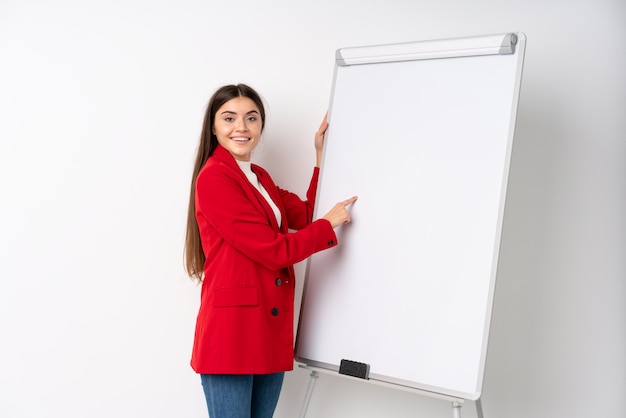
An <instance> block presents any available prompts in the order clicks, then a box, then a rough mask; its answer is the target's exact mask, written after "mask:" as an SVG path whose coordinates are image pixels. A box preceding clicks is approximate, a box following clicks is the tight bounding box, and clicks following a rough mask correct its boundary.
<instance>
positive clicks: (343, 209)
mask: <svg viewBox="0 0 626 418" xmlns="http://www.w3.org/2000/svg"><path fill="white" fill-rule="evenodd" d="M356 199H357V196H352V197H351V198H350V199H346V200H344V201H343V202H339V203H337V204H336V205H335V206H333V208H332V209H331V210H330V212H328V213H327V214H326V215H324V216H323V217H322V219H326V220H327V221H328V222H330V224H331V225H332V227H333V228H336V227H338V226H339V225H341V224H347V223H348V222H350V212H348V208H347V206H349V205H351V204H353V203H354V202H356Z"/></svg>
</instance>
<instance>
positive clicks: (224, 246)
mask: <svg viewBox="0 0 626 418" xmlns="http://www.w3.org/2000/svg"><path fill="white" fill-rule="evenodd" d="M252 170H253V172H254V173H255V174H256V175H257V177H258V179H259V182H260V183H261V184H262V185H263V187H264V188H265V189H266V190H267V192H268V193H269V195H270V196H271V198H272V200H273V201H274V203H275V204H276V206H278V208H279V209H280V212H281V216H282V219H283V221H282V226H279V225H278V224H277V222H276V217H275V216H274V214H273V212H272V209H271V207H270V205H269V204H268V203H267V201H266V200H265V199H264V198H263V196H262V195H261V194H260V193H259V191H258V190H257V189H256V188H255V187H254V186H253V185H252V184H250V182H249V181H248V179H247V178H246V176H245V174H244V173H243V172H242V171H241V169H240V168H239V166H238V165H237V162H236V161H235V159H234V158H233V157H232V156H231V155H230V153H229V152H228V151H226V150H225V149H224V148H222V147H221V146H218V147H217V148H216V149H215V152H214V153H213V155H212V156H211V157H210V158H209V159H208V161H207V162H206V164H205V165H204V167H203V168H202V170H201V171H200V173H199V175H198V178H197V181H196V218H197V220H198V226H199V228H200V237H201V240H202V247H203V249H204V254H205V255H206V263H205V265H204V281H203V283H202V292H201V304H200V310H199V312H198V318H197V322H196V331H195V338H194V345H193V353H192V358H191V366H192V368H193V369H194V370H195V371H196V372H197V373H203V374H205V373H206V374H212V373H218V374H267V373H275V372H281V371H286V370H292V369H293V343H294V338H293V328H294V312H293V311H294V289H295V274H294V269H293V264H295V263H297V262H299V261H302V260H304V259H306V258H307V257H309V256H311V255H312V254H314V253H316V252H318V251H321V250H324V249H327V248H330V247H333V246H335V245H337V236H336V235H335V232H334V230H333V228H332V226H331V224H330V222H328V221H327V220H325V219H319V220H317V221H315V222H312V217H313V204H314V202H315V194H316V190H317V180H318V176H319V169H318V168H315V169H314V171H313V177H312V179H311V183H310V186H309V189H308V191H307V200H306V201H302V200H301V199H300V198H299V197H298V196H297V195H295V194H293V193H290V192H288V191H286V190H282V189H280V188H278V187H277V186H276V185H275V184H274V182H273V181H272V179H271V178H270V176H269V174H268V173H267V172H266V171H265V170H263V169H262V168H261V167H259V166H257V165H254V164H253V165H252ZM290 229H291V230H295V231H296V232H290V231H289V230H290Z"/></svg>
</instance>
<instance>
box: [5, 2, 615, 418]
mask: <svg viewBox="0 0 626 418" xmlns="http://www.w3.org/2000/svg"><path fill="white" fill-rule="evenodd" d="M624 16H626V3H624V2H623V0H573V1H565V0H560V1H553V2H546V1H544V0H528V1H524V2H520V1H507V0H501V1H489V0H479V1H473V2H469V1H463V0H440V1H425V0H421V1H409V0H387V1H372V0H370V1H330V0H317V1H310V2H306V3H305V2H300V4H298V3H297V2H289V1H287V0H285V1H281V0H266V1H263V2H260V1H257V2H253V1H242V2H216V1H200V0H183V1H180V0H178V1H175V2H174V1H171V2H165V1H148V0H126V1H121V0H117V1H109V2H96V1H90V2H86V1H79V0H75V1H71V0H59V1H56V2H47V1H43V0H39V1H35V0H31V1H24V0H23V1H18V0H2V1H1V2H0V417H3V418H4V417H6V418H22V417H28V418H31V417H33V418H34V417H38V418H48V417H64V418H73V417H84V416H90V417H93V418H98V417H111V416H116V417H148V416H150V417H155V418H165V417H189V418H191V417H204V416H206V412H205V406H204V399H203V395H202V390H201V387H200V385H199V379H198V378H197V376H196V375H195V374H194V373H193V372H192V371H191V369H190V368H189V366H188V361H189V355H190V349H191V342H192V334H193V326H194V319H195V313H196V309H197V304H198V291H199V289H198V287H196V286H195V285H194V284H192V283H191V282H190V281H188V280H187V279H186V277H185V275H184V272H183V268H182V245H183V238H184V223H185V217H186V200H187V193H188V183H189V176H190V171H191V164H192V159H193V155H194V152H195V147H196V146H197V138H198V135H199V132H200V124H201V118H202V114H203V112H204V106H205V105H206V101H207V100H208V97H209V96H210V94H211V93H212V91H213V90H214V89H215V88H216V87H218V86H219V85H221V84H223V83H230V82H241V81H242V82H247V83H250V84H251V85H253V86H254V87H256V88H258V90H259V91H260V92H261V93H262V94H263V95H264V97H265V98H266V99H267V101H268V102H269V117H270V120H269V125H268V130H267V132H266V135H265V140H264V141H265V142H264V144H263V145H262V146H261V147H260V149H259V150H258V153H257V155H256V158H257V162H259V163H261V164H263V165H264V166H266V167H267V168H268V169H269V170H270V171H271V172H272V174H273V175H274V177H275V180H276V181H277V182H278V183H280V184H281V185H283V186H285V187H288V188H290V189H292V190H294V191H296V192H299V193H303V192H304V189H305V187H306V182H307V179H308V176H309V174H310V168H309V167H311V166H312V164H313V162H314V153H313V145H312V138H313V132H314V131H315V129H316V128H317V126H318V124H319V121H320V120H321V117H322V116H323V114H324V112H325V110H326V106H327V104H328V100H329V95H330V87H331V82H332V70H333V65H334V61H333V59H334V51H335V49H337V48H341V47H346V46H360V45H369V44H379V43H391V42H405V41H414V40H424V39H436V38H445V37H456V36H467V35H481V34H490V33H500V32H509V31H523V32H525V33H526V35H527V36H528V45H527V53H526V64H525V71H524V78H523V82H522V84H523V85H522V94H521V101H520V107H519V112H518V129H517V135H516V140H515V146H514V154H513V160H512V168H511V176H510V185H509V199H508V204H507V213H506V219H505V225H504V237H503V244H502V245H503V247H502V251H501V263H500V277H499V279H498V280H499V281H498V289H497V296H496V304H495V309H494V320H493V323H492V339H491V344H490V351H489V357H488V363H487V372H486V378H485V386H484V391H483V393H484V396H483V407H484V412H485V416H486V417H534V418H543V417H546V418H548V417H549V418H553V417H558V416H568V417H570V418H583V417H585V418H586V417H589V416H599V417H601V416H620V414H623V406H622V405H621V400H622V398H623V394H624V393H626V331H625V329H626V327H625V320H626V284H625V283H626V281H625V280H624V279H625V278H626V262H625V258H626V257H624V254H626V222H625V217H624V213H626V118H624V114H626V95H625V93H626V83H625V81H624V76H623V75H624V74H626V52H625V51H626V49H624V47H623V45H621V40H622V39H624V38H625V37H626V26H625V25H624ZM381 117H385V115H381ZM404 123H407V129H410V127H411V125H410V122H404ZM381 141H384V138H382V139H381ZM303 267H304V265H303V264H302V263H301V264H300V265H298V272H299V275H300V277H301V278H302V276H303V271H304V270H303ZM459 343H460V344H462V343H463V342H462V341H460V342H459ZM307 384H308V372H307V371H304V370H299V369H296V370H295V371H294V372H292V373H290V374H288V376H287V378H286V381H285V387H284V390H283V393H282V396H281V400H280V402H279V406H278V409H277V413H276V416H277V417H283V418H291V417H294V416H297V414H298V412H299V409H300V405H301V403H302V400H303V397H304V394H305V389H306V385H307ZM462 413H463V416H464V417H474V416H475V412H474V410H473V405H472V403H468V404H466V406H464V407H463V412H462ZM450 414H451V408H450V405H449V404H448V403H447V402H443V401H440V400H437V399H431V398H425V397H422V396H417V395H414V394H411V393H407V392H402V391H398V390H391V389H386V388H381V387H377V386H373V385H367V384H364V383H361V382H352V381H349V380H347V379H343V378H341V377H335V376H326V375H324V376H322V377H321V378H320V380H319V381H318V383H317V386H316V389H315V392H314V394H313V399H312V401H311V405H310V407H309V414H308V415H307V417H310V418H315V417H324V418H328V417H342V418H352V417H359V418H368V417H391V416H392V417H448V416H450Z"/></svg>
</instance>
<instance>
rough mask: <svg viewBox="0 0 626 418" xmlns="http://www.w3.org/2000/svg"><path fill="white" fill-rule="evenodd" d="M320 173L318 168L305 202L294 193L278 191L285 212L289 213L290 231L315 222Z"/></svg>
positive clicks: (314, 171) (312, 177) (314, 172)
mask: <svg viewBox="0 0 626 418" xmlns="http://www.w3.org/2000/svg"><path fill="white" fill-rule="evenodd" d="M319 171H320V169H319V168H318V167H315V168H314V169H313V175H312V176H311V182H310V183H309V188H308V190H307V193H306V200H305V201H302V200H301V199H300V197H299V196H298V195H296V194H294V193H291V192H289V191H287V190H283V189H280V188H279V189H278V190H279V192H280V198H281V200H282V202H283V205H284V207H285V212H286V213H287V224H288V225H289V228H290V229H295V230H299V229H302V228H304V227H306V226H307V225H308V224H310V223H311V222H312V221H313V211H314V206H315V198H316V195H317V184H318V179H319Z"/></svg>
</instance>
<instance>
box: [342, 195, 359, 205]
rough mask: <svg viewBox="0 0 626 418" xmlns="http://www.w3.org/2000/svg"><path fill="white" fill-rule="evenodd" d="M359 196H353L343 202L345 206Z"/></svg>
mask: <svg viewBox="0 0 626 418" xmlns="http://www.w3.org/2000/svg"><path fill="white" fill-rule="evenodd" d="M357 198H358V197H357V196H352V197H351V198H350V199H346V200H344V201H343V202H342V204H343V206H348V205H351V204H353V203H354V202H356V199H357Z"/></svg>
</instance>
